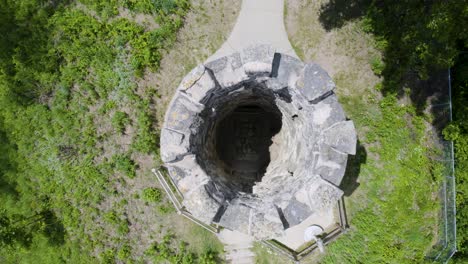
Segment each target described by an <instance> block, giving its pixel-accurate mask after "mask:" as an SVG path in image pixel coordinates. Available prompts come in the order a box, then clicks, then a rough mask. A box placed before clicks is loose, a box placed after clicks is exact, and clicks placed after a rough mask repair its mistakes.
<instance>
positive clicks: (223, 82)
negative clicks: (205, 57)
mask: <svg viewBox="0 0 468 264" xmlns="http://www.w3.org/2000/svg"><path fill="white" fill-rule="evenodd" d="M205 67H206V68H207V69H208V70H210V71H211V73H212V74H213V76H214V78H215V79H216V81H217V82H218V83H219V85H220V86H221V87H224V88H225V87H230V86H232V85H234V84H237V83H239V82H241V81H244V80H246V79H247V78H248V76H247V75H246V74H245V72H244V69H243V68H242V61H241V57H240V54H239V53H234V54H232V55H230V56H226V57H222V58H219V59H217V60H214V61H211V62H208V63H207V64H205Z"/></svg>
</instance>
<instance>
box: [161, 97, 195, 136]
mask: <svg viewBox="0 0 468 264" xmlns="http://www.w3.org/2000/svg"><path fill="white" fill-rule="evenodd" d="M201 110H203V105H200V104H197V103H194V102H193V101H192V100H191V99H189V98H188V97H187V95H184V94H182V93H180V92H178V93H176V95H175V98H174V99H173V101H172V102H171V104H170V105H169V108H168V110H167V113H166V118H165V122H164V125H165V127H166V128H169V129H171V130H175V131H179V132H181V133H184V134H185V133H187V134H190V127H191V126H192V125H193V124H194V123H196V122H195V121H194V120H195V118H196V114H197V113H199V112H201Z"/></svg>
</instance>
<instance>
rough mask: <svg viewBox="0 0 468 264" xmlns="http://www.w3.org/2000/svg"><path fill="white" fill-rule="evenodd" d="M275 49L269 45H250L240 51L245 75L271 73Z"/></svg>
mask: <svg viewBox="0 0 468 264" xmlns="http://www.w3.org/2000/svg"><path fill="white" fill-rule="evenodd" d="M274 54H275V51H274V49H273V48H272V47H271V46H269V45H257V46H251V47H248V48H246V49H244V50H242V51H241V59H242V63H243V67H244V71H245V73H246V74H247V75H254V74H262V73H263V74H267V75H269V74H270V73H271V69H272V64H273V57H274Z"/></svg>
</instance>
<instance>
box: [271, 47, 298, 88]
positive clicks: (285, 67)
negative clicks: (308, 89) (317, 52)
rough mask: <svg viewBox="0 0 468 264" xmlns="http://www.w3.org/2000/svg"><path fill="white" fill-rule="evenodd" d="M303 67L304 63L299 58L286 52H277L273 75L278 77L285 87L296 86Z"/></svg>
mask: <svg viewBox="0 0 468 264" xmlns="http://www.w3.org/2000/svg"><path fill="white" fill-rule="evenodd" d="M303 69H304V63H303V62H302V61H300V60H299V59H296V58H294V57H291V56H288V55H285V54H281V53H275V57H274V60H273V70H272V73H271V75H272V77H273V78H276V79H277V80H278V81H279V82H280V83H281V84H282V85H283V87H284V86H289V87H294V84H295V83H296V81H297V80H298V79H299V77H300V76H301V73H302V71H303Z"/></svg>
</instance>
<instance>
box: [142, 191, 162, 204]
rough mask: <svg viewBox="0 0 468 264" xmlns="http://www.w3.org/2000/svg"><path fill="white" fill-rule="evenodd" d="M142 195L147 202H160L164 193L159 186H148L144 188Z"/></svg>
mask: <svg viewBox="0 0 468 264" xmlns="http://www.w3.org/2000/svg"><path fill="white" fill-rule="evenodd" d="M141 197H142V198H143V200H144V201H146V202H151V203H159V202H161V200H162V193H161V191H160V190H159V189H158V188H146V189H144V190H143V192H142V194H141Z"/></svg>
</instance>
